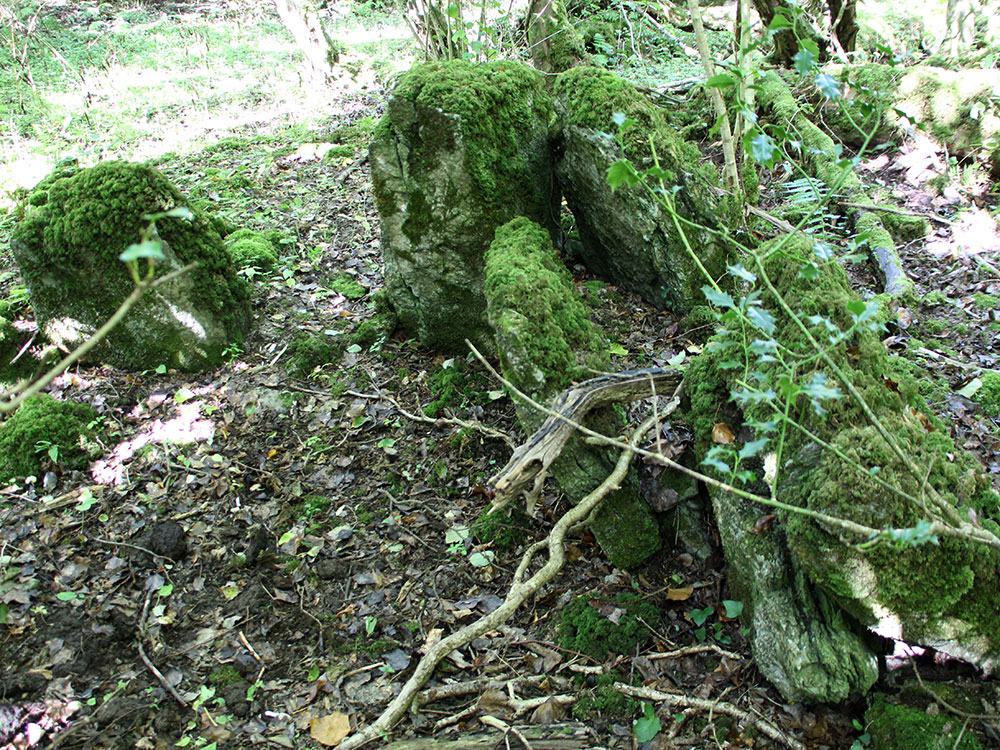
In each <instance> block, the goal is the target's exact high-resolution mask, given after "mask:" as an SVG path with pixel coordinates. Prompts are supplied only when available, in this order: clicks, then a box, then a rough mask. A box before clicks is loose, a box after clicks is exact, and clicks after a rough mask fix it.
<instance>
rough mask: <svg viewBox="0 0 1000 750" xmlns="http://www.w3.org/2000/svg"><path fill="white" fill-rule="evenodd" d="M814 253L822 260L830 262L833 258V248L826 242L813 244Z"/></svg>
mask: <svg viewBox="0 0 1000 750" xmlns="http://www.w3.org/2000/svg"><path fill="white" fill-rule="evenodd" d="M813 252H814V253H816V257H817V258H819V259H820V260H830V258H832V257H833V248H832V247H830V245H829V244H827V243H826V242H816V243H814V244H813Z"/></svg>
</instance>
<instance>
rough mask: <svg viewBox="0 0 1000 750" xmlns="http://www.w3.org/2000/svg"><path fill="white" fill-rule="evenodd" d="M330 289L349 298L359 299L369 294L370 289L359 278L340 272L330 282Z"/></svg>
mask: <svg viewBox="0 0 1000 750" xmlns="http://www.w3.org/2000/svg"><path fill="white" fill-rule="evenodd" d="M329 287H330V289H332V290H333V291H335V292H336V293H337V294H343V295H344V296H345V297H347V299H350V300H358V299H361V298H362V297H364V296H365V295H366V294H368V290H367V289H366V288H365V287H363V286H361V284H359V283H358V280H357V279H355V278H354V277H353V276H351V275H350V274H347V273H342V274H338V275H337V276H335V277H334V278H333V279H332V280H331V281H330V283H329Z"/></svg>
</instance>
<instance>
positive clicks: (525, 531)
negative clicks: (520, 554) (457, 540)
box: [472, 509, 531, 552]
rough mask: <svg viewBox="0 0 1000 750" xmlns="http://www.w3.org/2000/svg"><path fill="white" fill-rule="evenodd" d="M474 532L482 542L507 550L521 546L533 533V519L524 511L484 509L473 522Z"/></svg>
mask: <svg viewBox="0 0 1000 750" xmlns="http://www.w3.org/2000/svg"><path fill="white" fill-rule="evenodd" d="M472 533H473V535H474V536H475V537H476V540H477V541H478V542H479V543H480V544H492V545H493V547H494V548H495V549H497V550H500V551H503V552H507V551H511V550H515V549H517V548H518V547H520V546H521V545H522V544H523V543H524V541H525V539H527V538H528V537H529V536H530V534H531V519H530V518H528V516H527V515H525V514H524V513H523V512H522V511H520V510H516V509H511V510H509V511H507V510H495V511H493V512H492V513H490V512H489V511H488V510H484V511H483V512H482V513H480V514H479V517H478V518H477V519H476V520H475V521H474V522H473V524H472Z"/></svg>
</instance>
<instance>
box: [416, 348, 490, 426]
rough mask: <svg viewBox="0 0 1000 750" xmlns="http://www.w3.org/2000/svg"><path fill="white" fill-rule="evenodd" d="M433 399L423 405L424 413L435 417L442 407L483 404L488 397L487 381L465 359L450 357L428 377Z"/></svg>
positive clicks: (455, 407)
mask: <svg viewBox="0 0 1000 750" xmlns="http://www.w3.org/2000/svg"><path fill="white" fill-rule="evenodd" d="M428 384H429V385H430V387H431V393H432V394H434V400H433V401H431V402H430V403H429V404H427V406H425V407H424V414H426V415H427V416H428V417H436V416H437V415H438V414H440V413H441V411H442V410H443V409H446V408H453V409H459V408H464V407H467V406H469V405H470V404H479V405H483V404H485V403H487V401H488V400H489V397H488V396H487V391H488V390H489V382H488V381H487V380H486V378H485V377H484V376H483V374H482V373H480V372H476V371H475V370H473V369H472V368H471V367H469V365H468V363H467V362H465V360H461V359H450V360H447V362H446V363H445V365H444V366H442V367H441V368H440V369H438V370H436V371H434V372H433V373H431V375H430V377H429V378H428Z"/></svg>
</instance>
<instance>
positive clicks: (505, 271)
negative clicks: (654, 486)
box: [485, 217, 660, 568]
mask: <svg viewBox="0 0 1000 750" xmlns="http://www.w3.org/2000/svg"><path fill="white" fill-rule="evenodd" d="M485 294H486V306H487V314H488V317H489V322H490V325H491V327H492V329H493V331H494V334H495V339H496V345H497V350H498V352H499V355H500V364H501V369H502V370H503V373H504V375H505V377H507V378H508V379H509V380H510V381H511V382H512V383H514V385H516V386H517V387H518V388H520V389H521V390H523V391H525V392H526V393H528V394H530V395H532V396H533V397H534V398H535V399H536V400H540V401H542V402H545V401H547V400H549V399H551V398H553V397H554V396H556V395H557V394H558V393H560V392H561V391H562V390H564V389H565V388H567V387H568V386H569V385H570V384H571V383H573V382H574V381H577V380H584V379H586V378H589V377H593V376H594V374H595V370H603V369H605V368H606V366H607V353H606V349H607V346H606V344H605V342H604V340H603V337H602V336H601V334H600V332H599V331H598V330H597V328H596V326H595V325H594V324H593V322H592V321H591V320H590V315H589V313H588V311H587V306H586V304H585V303H584V301H583V299H582V298H581V296H580V294H579V293H578V292H577V290H576V287H574V286H573V281H572V279H571V278H570V275H569V272H568V271H567V270H566V267H565V266H564V265H563V264H562V262H561V261H560V259H559V256H558V254H557V253H556V250H555V248H554V247H553V246H552V240H551V239H550V238H549V235H548V233H547V232H546V230H545V229H543V228H542V227H541V226H539V225H538V224H535V223H534V222H532V221H530V220H529V219H526V218H523V217H522V218H518V219H514V220H512V221H511V222H509V223H508V224H505V225H504V226H502V227H500V228H499V229H497V230H496V238H495V240H494V241H493V244H492V245H490V248H489V250H488V251H487V253H486V287H485ZM518 419H519V421H520V422H521V424H522V426H523V427H524V430H525V432H527V433H531V432H533V431H534V430H535V429H537V428H538V427H539V426H540V425H541V423H542V421H543V419H544V415H542V414H539V413H537V412H535V411H534V410H532V409H531V408H529V407H527V406H519V407H518ZM586 425H587V426H588V427H590V428H591V429H594V430H597V431H599V432H602V433H604V434H606V435H618V434H620V433H621V432H622V430H623V428H624V420H623V419H622V417H621V416H620V414H619V413H618V412H617V411H615V410H614V409H613V408H611V407H607V408H602V409H596V410H594V411H593V412H591V413H590V414H589V415H588V418H587V420H586ZM616 459H617V456H616V455H614V454H613V453H612V452H610V451H608V450H607V449H605V448H600V447H597V446H593V445H588V444H586V443H585V442H584V441H583V440H582V439H581V438H580V436H579V435H577V436H575V437H574V438H572V439H571V440H570V442H569V443H567V444H566V447H565V448H564V449H563V452H562V454H561V455H560V456H559V458H558V459H556V461H555V462H554V463H553V465H552V474H553V476H554V477H555V479H556V482H557V483H558V484H559V487H560V488H561V489H562V491H563V492H565V493H566V495H567V497H568V498H569V499H570V501H571V502H573V503H576V502H579V501H580V500H582V499H583V498H584V497H586V496H587V495H588V494H589V493H590V492H591V491H593V490H594V489H595V488H596V487H597V486H598V485H599V484H600V483H601V482H602V481H604V479H606V478H607V476H608V474H610V473H611V471H612V470H613V469H614V464H615V461H616ZM591 529H592V530H593V532H594V537H595V538H596V539H597V542H598V544H600V546H601V549H602V550H603V551H604V553H605V554H606V555H607V557H608V559H609V560H610V561H611V563H612V564H614V565H616V566H617V567H619V568H630V567H633V566H635V565H638V564H639V563H641V562H642V561H643V560H645V559H646V558H647V557H649V555H651V554H653V552H655V551H656V550H657V549H658V548H659V546H660V537H659V529H658V527H657V524H656V521H655V519H654V518H653V516H652V514H651V513H650V510H649V508H648V506H647V505H646V503H645V501H644V500H642V498H641V497H640V495H639V482H638V478H637V476H636V473H635V470H634V469H633V470H632V471H630V472H629V474H628V476H627V478H626V480H625V481H624V482H623V483H622V486H621V487H620V488H619V489H618V490H615V491H614V492H612V493H610V494H609V495H608V496H607V497H606V498H605V500H604V503H603V504H602V505H601V508H600V511H599V512H598V513H597V515H596V516H595V518H594V521H593V523H592V525H591Z"/></svg>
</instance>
